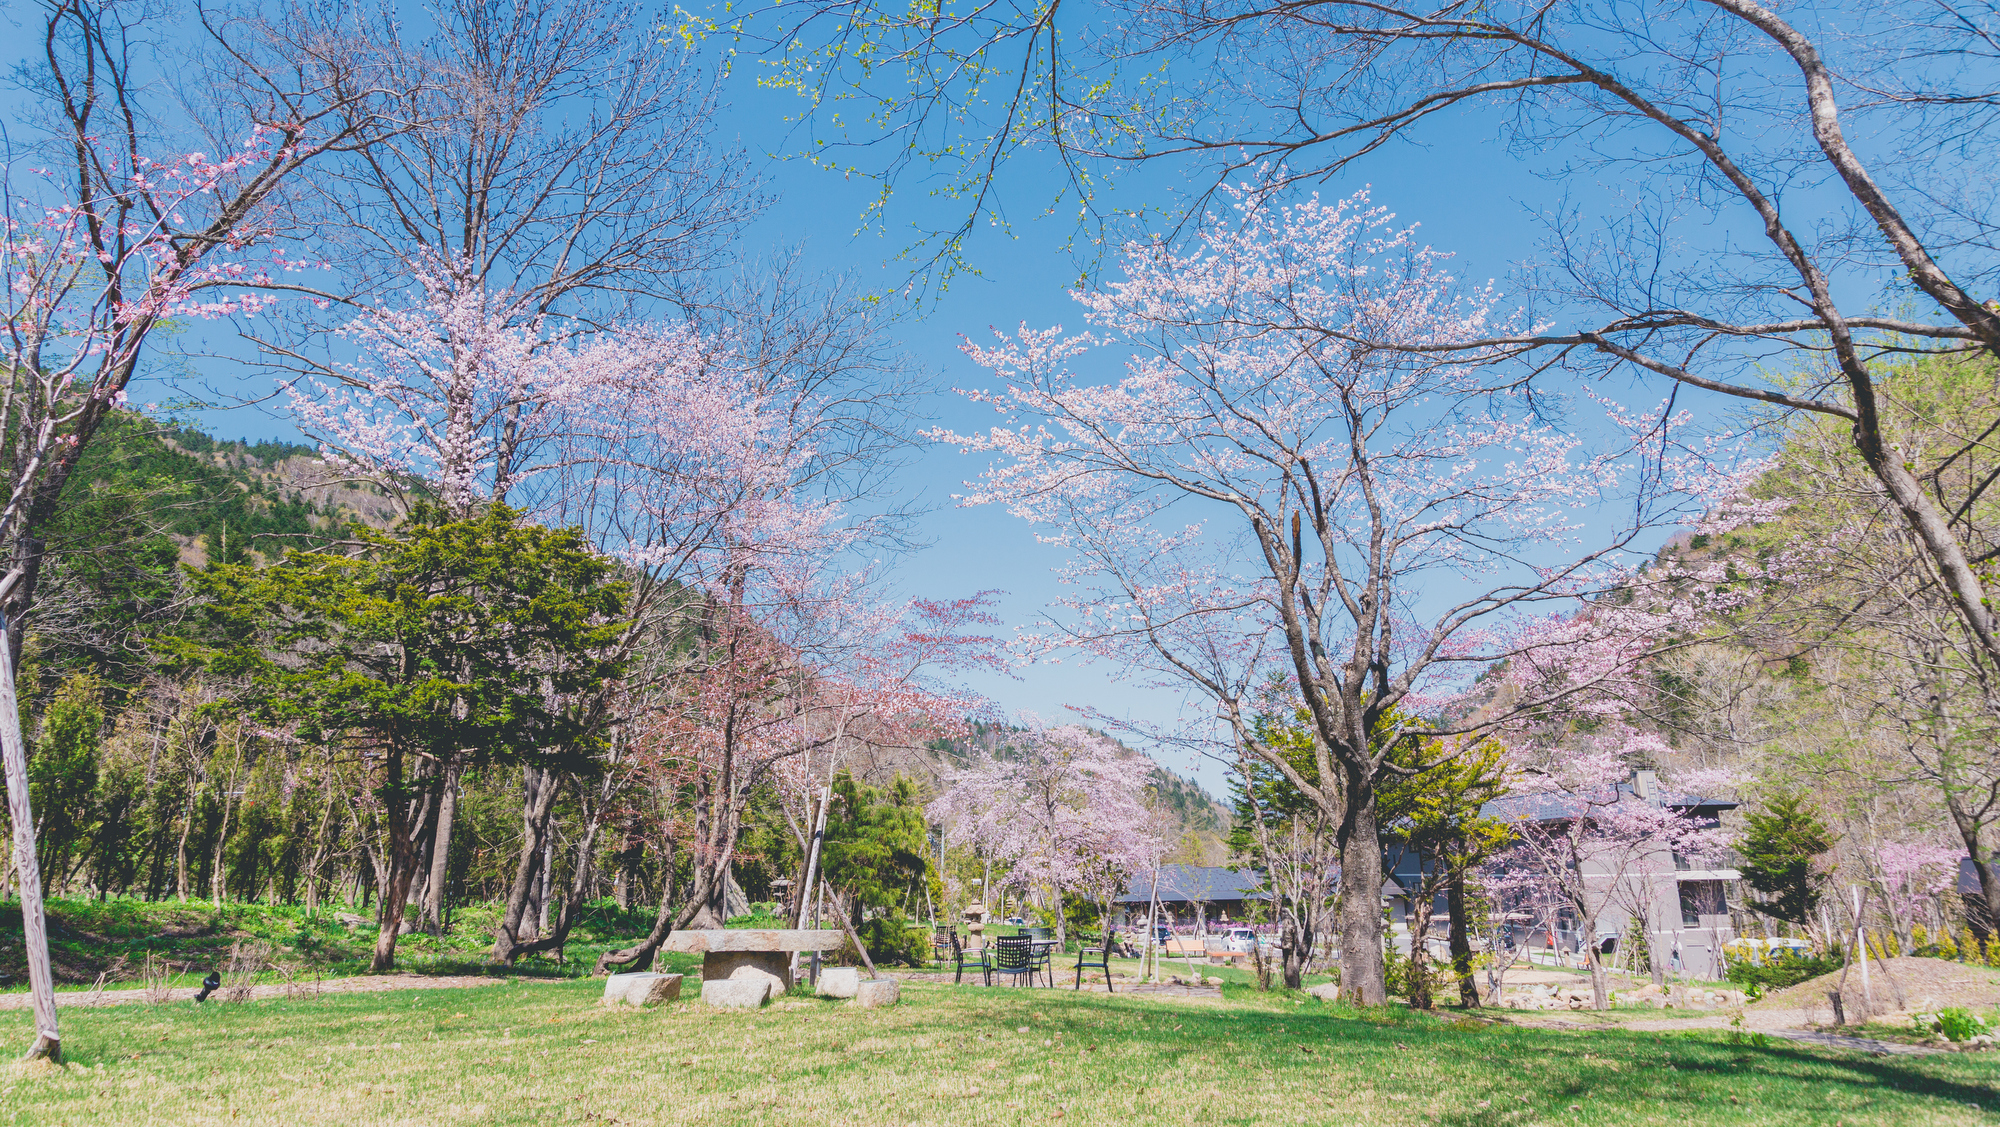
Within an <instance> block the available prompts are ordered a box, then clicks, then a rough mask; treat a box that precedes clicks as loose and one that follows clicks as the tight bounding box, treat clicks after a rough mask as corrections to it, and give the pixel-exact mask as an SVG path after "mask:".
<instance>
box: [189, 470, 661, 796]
mask: <svg viewBox="0 0 2000 1127" xmlns="http://www.w3.org/2000/svg"><path fill="white" fill-rule="evenodd" d="M352 536H353V538H354V539H353V541H352V549H351V550H350V551H347V552H334V551H308V552H293V553H291V554H290V555H288V556H286V558H285V559H284V561H283V562H281V563H279V564H276V565H274V566H271V567H268V568H262V569H260V568H256V567H253V566H250V565H248V564H227V563H225V564H215V565H212V566H210V567H209V568H208V569H206V570H205V571H202V572H200V573H198V574H197V575H196V576H195V586H196V587H197V589H198V593H199V594H200V595H201V596H202V598H203V600H204V604H205V605H203V607H202V609H201V611H200V613H199V615H198V629H197V630H196V631H194V636H193V637H191V638H188V639H184V640H183V641H182V643H181V644H180V645H179V646H178V647H177V650H178V653H179V655H180V657H181V658H182V659H183V660H184V661H186V662H188V663H190V664H195V665H199V666H201V667H203V668H205V669H207V670H208V671H209V672H210V673H211V674H215V675H218V676H221V677H224V678H228V679H231V680H233V681H235V682H236V683H237V684H238V685H239V686H240V691H239V692H238V693H237V695H236V698H235V702H234V703H235V705H236V706H237V707H242V708H245V709H247V710H248V711H249V712H250V713H251V714H252V715H254V716H255V717H257V718H258V719H259V720H261V721H263V722H264V723H267V724H273V725H282V726H287V727H290V728H291V729H292V730H293V731H294V732H295V733H296V735H297V736H298V738H300V739H301V740H304V741H306V742H308V743H314V744H320V745H323V746H337V745H340V744H342V743H347V744H350V745H352V746H355V747H356V748H357V749H359V750H361V751H362V753H363V754H364V755H365V756H378V755H386V756H390V757H403V756H417V757H421V758H423V759H427V760H430V761H433V762H436V763H468V764H473V765H482V764H486V763H490V762H495V761H501V762H528V763H534V764H536V765H540V766H558V767H562V768H564V769H567V770H584V769H587V768H588V765H589V763H590V760H591V756H590V755H589V751H590V750H591V745H590V741H592V740H595V739H597V738H598V736H597V735H596V726H595V725H593V724H592V723H590V722H589V719H588V718H587V717H586V716H585V715H584V714H583V711H582V708H583V706H582V705H580V704H579V703H578V702H580V701H583V700H585V699H586V698H588V697H589V696H590V694H591V693H593V692H594V691H595V690H596V689H597V688H598V687H599V686H601V685H602V684H603V683H604V682H605V680H606V679H608V678H610V677H613V676H615V675H616V674H617V672H618V663H617V661H616V660H615V659H614V658H613V657H612V656H610V649H611V647H612V646H613V644H614V643H615V642H616V641H617V639H618V637H619V635H620V633H621V630H622V627H621V626H620V625H619V624H618V622H617V621H616V620H617V617H618V614H619V611H620V608H621V606H622V604H623V600H624V595H625V588H624V585H623V584H622V583H618V582H613V581H611V579H610V574H611V570H612V564H611V561H609V560H607V559H605V558H603V557H602V556H599V555H597V554H596V553H594V552H593V551H591V550H590V547H589V545H588V544H587V543H586V542H585V541H584V539H583V537H582V534H581V533H579V532H577V531H576V530H573V529H547V528H541V527H538V526H536V525H533V524H529V523H527V522H526V521H524V520H523V519H522V517H521V514H520V513H519V512H517V511H516V510H513V509H510V508H508V507H507V506H505V505H494V506H493V507H491V508H490V509H488V510H486V511H485V512H484V513H481V514H479V515H478V516H475V517H472V518H470V519H466V520H457V521H453V520H448V519H445V517H444V515H443V514H442V513H441V512H440V511H439V510H437V509H435V508H431V507H427V506H425V507H419V509H418V510H417V511H416V512H415V513H414V514H413V515H412V516H411V517H410V519H409V520H408V521H407V522H406V523H405V524H404V525H403V526H402V527H401V528H399V529H398V530H396V531H395V532H393V533H391V532H381V531H377V530H373V529H367V528H361V527H356V528H354V529H353V531H352Z"/></svg>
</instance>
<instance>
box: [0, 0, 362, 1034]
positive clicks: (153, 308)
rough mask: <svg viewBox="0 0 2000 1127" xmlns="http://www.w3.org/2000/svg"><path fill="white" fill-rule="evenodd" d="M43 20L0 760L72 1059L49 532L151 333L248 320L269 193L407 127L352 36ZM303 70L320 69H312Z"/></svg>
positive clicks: (151, 14)
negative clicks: (53, 846)
mask: <svg viewBox="0 0 2000 1127" xmlns="http://www.w3.org/2000/svg"><path fill="white" fill-rule="evenodd" d="M40 8H41V14H42V18H41V21H40V24H41V36H40V38H41V51H40V53H39V54H40V57H39V58H38V59H37V60H36V62H35V63H34V64H32V65H30V66H28V67H26V68H24V69H23V71H22V72H21V83H22V86H23V87H24V89H25V91H26V92H27V94H28V95H29V103H28V106H29V109H28V117H29V119H30V124H31V125H32V127H33V129H34V132H35V134H36V141H35V144H34V146H33V156H32V157H28V155H27V154H26V153H14V152H9V153H8V161H7V169H6V181H7V182H6V187H5V196H6V199H7V204H8V207H9V212H10V214H14V215H22V216H26V217H28V218H27V219H26V221H25V223H24V226H23V227H22V228H18V229H15V230H13V231H12V232H10V234H9V237H8V238H7V239H6V240H5V242H4V244H0V269H4V271H5V273H6V275H7V282H8V287H7V296H6V298H5V301H6V330H5V336H4V340H5V347H6V349H7V355H6V356H5V357H4V359H0V364H4V367H5V370H6V371H5V376H4V381H5V383H4V387H0V442H4V444H5V454H4V458H0V464H4V466H5V471H6V482H5V486H4V488H5V490H6V501H5V504H4V506H0V545H4V550H5V551H6V554H7V561H8V564H9V570H8V571H7V573H6V575H5V577H4V579H0V612H4V615H5V618H4V619H0V632H4V633H5V634H6V635H7V637H6V638H5V644H4V646H0V751H4V760H5V770H6V777H7V791H8V810H9V814H10V817H11V819H12V821H13V826H14V838H15V860H16V864H17V866H18V867H19V870H20V873H21V906H22V919H23V924H24V929H25V932H26V939H27V948H28V951H27V954H28V964H29V978H30V981H31V984H32V986H33V990H34V995H35V1017H36V1029H37V1037H36V1041H35V1044H34V1046H33V1047H32V1048H31V1049H30V1050H29V1055H30V1056H31V1057H36V1056H45V1057H49V1058H51V1059H59V1058H60V1057H61V1053H62V1041H61V1034H60V1031H59V1028H58V1026H57V1024H56V1014H55V1001H54V994H53V989H54V987H53V980H52V978H51V974H50V968H49V963H48V946H47V934H46V930H45V922H44V919H43V910H42V899H41V898H42V890H41V877H40V871H39V866H38V865H37V863H36V858H35V841H34V818H33V813H32V811H31V810H30V807H29V801H28V791H27V776H26V753H25V748H24V747H23V745H22V740H21V726H20V718H19V712H18V702H17V700H16V698H15V695H14V684H13V680H14V669H15V668H17V667H18V665H19V659H20V652H21V639H22V629H21V627H22V620H23V619H24V618H26V617H27V616H28V615H29V614H30V613H31V611H32V607H33V605H34V599H35V592H36V586H37V581H38V579H39V578H40V575H41V570H42V564H43V561H44V559H45V557H46V553H47V545H46V540H45V531H46V527H47V525H48V524H49V522H50V521H51V520H52V519H53V518H54V516H55V514H56V511H57V504H58V500H59V498H60V496H61V494H62V491H63V487H64V486H65V485H66V484H67V483H68V481H69V479H70V476H71V475H72V474H73V473H74V471H75V470H76V468H77V465H78V462H79V461H80V459H81V458H82V455H83V451H84V449H85V448H86V447H87V446H88V445H89V444H90V442H91V440H92V439H93V438H94V437H95V436H96V434H97V432H98V429H99V428H100V427H101V426H102V425H103V423H104V420H105V418H106V417H107V416H108V415H109V413H110V412H111V410H112V408H113V407H115V406H116V405H117V404H118V402H119V401H120V400H122V399H123V397H124V393H125V389H126V387H127V386H128V385H129V384H130V383H131V382H132V380H133V378H134V376H135V375H137V374H138V372H139V368H140V362H141V360H142V358H143V356H144V353H145V348H146V344H147V342H148V339H149V338H150V337H151V335H152V333H153V331H154V330H155V329H156V328H158V327H159V325H160V323H161V322H162V321H163V320H165V319H168V318H173V317H186V316H216V315H229V314H233V313H236V312H241V311H243V310H244V309H245V308H247V307H253V305H254V303H252V302H250V301H247V300H246V299H243V298H242V297H241V296H240V293H241V288H240V287H241V286H242V284H243V281H244V279H245V278H246V276H247V277H255V276H257V275H261V274H263V273H265V271H264V270H263V269H261V268H246V267H245V265H244V263H243V262H242V260H241V259H242V256H243V255H244V254H245V252H247V251H249V250H250V249H251V248H252V247H253V246H255V245H258V244H263V243H268V242H269V241H270V240H272V239H273V238H274V237H275V236H276V235H277V225H278V221H277V219H276V216H275V214H274V212H273V210H272V209H271V207H270V205H271V203H272V201H273V197H274V195H275V194H276V193H277V192H278V191H279V189H280V188H281V187H282V186H283V184H284V183H285V182H286V181H287V180H290V179H292V178H293V177H294V176H295V175H296V174H297V173H298V172H299V170H300V169H302V168H304V167H305V166H307V165H308V164H313V163H317V162H319V161H321V160H323V159H324V158H325V157H326V156H328V155H329V154H332V153H336V152H342V151H349V150H353V149H357V148H361V147H365V146H367V145H369V144H372V143H374V142H376V141H379V140H380V139H382V138H383V137H385V136H388V135H389V134H390V133H392V132H394V130H395V128H396V127H395V125H394V124H393V122H392V121H391V120H390V119H388V118H387V117H385V116H384V115H383V114H382V112H381V110H382V105H383V97H382V95H383V93H384V90H383V88H382V87H381V85H380V81H381V78H382V77H383V76H382V75H381V74H380V73H379V72H378V71H377V70H376V69H375V68H374V67H373V66H372V65H371V60H370V58H369V56H368V55H367V54H366V53H365V52H361V51H356V50H354V47H353V45H352V44H351V43H348V42H344V41H342V40H341V39H340V38H339V37H338V36H335V35H331V34H325V33H318V34H314V35H311V36H302V37H296V38H293V39H290V40H283V41H280V40H278V39H276V38H273V37H271V36H268V35H264V34H261V32H260V30H259V29H258V28H257V27H254V26H248V25H243V24H236V23H229V22H211V21H209V20H207V19H206V18H204V19H202V20H200V21H199V27H198V28H183V27H170V26H169V25H170V23H171V21H169V20H168V19H167V18H166V13H164V12H162V11H160V10H158V7H157V6H156V5H150V4H140V3H120V2H117V0H47V2H45V3H43V4H42V5H40ZM203 15H204V17H205V16H206V13H203ZM178 32H195V33H197V34H198V36H199V37H200V39H201V42H202V43H203V44H204V45H205V46H206V47H207V48H209V49H210V50H211V51H212V52H213V53H214V54H215V55H216V56H217V57H218V58H219V59H221V60H226V61H227V63H228V69H227V72H226V74H220V73H219V74H217V75H216V76H215V77H216V81H215V82H214V83H212V84H211V85H210V86H209V87H208V90H209V91H210V92H211V94H212V95H213V98H214V100H213V102H212V103H211V104H210V105H209V106H208V107H206V108H207V110H208V111H209V112H208V114H207V115H206V116H207V118H208V120H210V121H216V120H226V121H227V122H228V123H229V126H230V128H231V129H232V133H231V135H230V136H229V138H228V143H227V145H226V146H217V148H218V149H219V151H218V152H217V154H216V155H215V156H214V157H213V158H211V157H210V156H209V155H208V154H207V153H206V152H204V151H199V150H197V151H192V152H191V151H188V150H187V148H185V147H183V148H181V149H180V151H173V149H174V145H175V142H174V140H173V139H174V138H177V137H178V138H182V139H184V140H185V139H189V138H195V137H198V136H199V134H200V132H201V129H200V125H201V122H202V120H203V116H204V115H203V114H201V113H189V112H187V111H188V107H187V106H186V105H185V104H180V103H176V102H175V101H174V100H173V99H171V98H170V97H166V96H163V95H162V93H161V91H160V89H159V83H160V79H161V71H162V68H161V65H160V64H161V62H162V60H161V59H159V58H158V57H157V55H156V54H155V52H156V50H157V49H159V48H160V47H161V46H162V45H163V42H164V37H167V36H171V35H173V34H175V33H178ZM155 36H160V37H162V38H159V39H156V38H154V37H155ZM182 46H183V47H184V46H185V45H184V44H183V45H182ZM301 60H312V61H313V63H314V64H315V65H314V66H313V67H311V68H310V72H309V73H308V70H307V69H306V68H302V67H300V66H299V65H297V64H298V63H299V62H300V61H301ZM23 158H27V159H23ZM225 287H228V288H229V289H233V290H236V291H237V292H236V294H234V295H232V294H229V293H227V292H226V291H225Z"/></svg>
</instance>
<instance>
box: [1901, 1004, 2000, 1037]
mask: <svg viewBox="0 0 2000 1127" xmlns="http://www.w3.org/2000/svg"><path fill="white" fill-rule="evenodd" d="M1910 1023H1911V1025H1913V1026H1914V1027H1915V1028H1916V1031H1917V1032H1919V1033H1942V1034H1944V1039H1945V1040H1947V1041H1970V1040H1972V1039H1973V1038H1974V1037H1977V1036H1979V1035H1980V1034H1981V1033H1984V1032H1986V1021H1985V1019H1983V1018H1981V1017H1979V1016H1978V1015H1977V1014H1975V1013H1973V1012H1972V1011H1971V1010H1968V1009H1964V1008H1962V1007H1959V1006H1953V1007H1951V1008H1949V1009H1943V1010H1939V1011H1938V1012H1936V1013H1934V1014H1912V1015H1911V1017H1910Z"/></svg>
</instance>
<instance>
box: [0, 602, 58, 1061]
mask: <svg viewBox="0 0 2000 1127" xmlns="http://www.w3.org/2000/svg"><path fill="white" fill-rule="evenodd" d="M20 578H21V573H20V572H18V571H16V572H14V573H13V574H11V575H9V576H7V578H6V579H5V580H0V598H5V597H6V595H7V592H9V591H11V590H12V589H13V587H14V585H15V584H16V583H18V582H20ZM7 634H8V625H7V620H6V618H5V617H4V616H0V759H4V760H5V770H6V778H7V816H8V817H9V818H11V819H12V820H13V822H14V866H15V868H16V869H17V870H18V871H19V873H20V876H21V933H22V938H23V939H25V940H26V942H27V948H28V952H27V954H28V989H29V991H30V992H31V993H32V994H33V995H34V1004H35V1044H34V1047H33V1048H30V1049H29V1050H28V1055H27V1056H26V1057H25V1058H24V1059H26V1060H34V1059H36V1058H37V1057H47V1058H48V1059H49V1060H52V1061H57V1062H60V1061H61V1060H62V1031H61V1029H60V1027H59V1026H57V1025H56V982H55V976H54V974H53V973H51V971H50V969H49V925H48V919H47V916H46V915H45V914H44V909H43V907H42V867H41V865H40V864H39V863H38V862H37V861H36V859H35V814H34V811H33V810H32V809H31V808H30V807H29V805H28V750H27V747H26V745H24V744H23V743H22V741H21V707H20V702H19V701H18V700H17V699H16V697H15V695H14V653H13V647H12V645H11V644H10V640H9V638H8V636H7Z"/></svg>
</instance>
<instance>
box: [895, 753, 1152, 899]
mask: <svg viewBox="0 0 2000 1127" xmlns="http://www.w3.org/2000/svg"><path fill="white" fill-rule="evenodd" d="M1027 720H1028V724H1027V726H1026V727H1025V728H1023V729H1022V730H1021V731H1019V732H1010V733H1009V734H1008V735H1009V737H1010V738H1009V740H1008V742H1007V744H1006V745H1005V746H1004V747H1002V748H1001V749H1000V751H999V752H998V753H995V752H992V751H985V750H982V751H980V752H979V753H978V755H977V757H976V758H975V759H974V760H973V761H972V762H971V763H970V764H969V765H967V766H966V767H965V768H963V769H960V770H956V771H953V772H951V773H950V774H949V775H948V776H947V779H946V783H945V790H944V793H943V794H942V795H941V796H940V797H939V798H938V799H937V800H936V801H934V802H933V803H932V804H931V806H930V815H931V817H932V818H933V819H935V820H937V821H941V822H943V823H944V824H945V840H946V841H947V842H950V843H952V844H957V845H970V846H974V847H976V848H978V849H979V850H980V851H981V852H982V853H984V854H986V855H987V856H989V857H991V858H993V860H994V861H996V862H998V863H1000V864H1003V865H1005V866H1007V870H1006V871H1007V880H1008V881H1010V882H1013V883H1018V884H1021V885H1024V886H1026V887H1029V888H1033V889H1039V890H1043V891H1045V892H1046V893H1047V894H1048V895H1049V897H1050V902H1051V903H1052V904H1053V905H1054V906H1055V914H1056V929H1057V931H1056V934H1057V938H1058V939H1061V938H1062V934H1063V909H1062V905H1063V896H1064V895H1065V894H1066V893H1072V892H1078V893H1085V894H1094V896H1093V898H1097V899H1102V898H1103V896H1104V893H1105V891H1106V890H1107V889H1112V888H1114V886H1121V885H1122V884H1123V883H1124V882H1125V880H1126V878H1128V877H1130V876H1131V874H1132V873H1133V872H1135V871H1137V870H1138V869H1140V868H1141V867H1143V866H1144V865H1145V864H1146V863H1147V861H1148V860H1149V859H1150V858H1151V857H1152V856H1153V855H1154V853H1156V852H1157V851H1158V849H1159V846H1160V842H1159V839H1158V835H1157V834H1156V833H1155V832H1154V826H1155V824H1156V823H1155V820H1154V819H1153V818H1152V816H1151V815H1150V814H1149V812H1148V811H1147V809H1146V805H1145V801H1144V790H1145V786H1146V784H1147V781H1148V778H1149V775H1150V772H1151V770H1152V761H1151V760H1148V759H1147V758H1145V757H1144V756H1141V755H1138V754H1136V753H1134V752H1131V751H1128V750H1126V749H1124V748H1121V747H1119V746H1118V744H1117V743H1116V742H1114V741H1112V740H1111V739H1109V738H1107V737H1105V736H1101V735H1099V734H1097V733H1095V732H1092V731H1090V730H1089V729H1087V728H1084V727H1082V726H1080V725H1076V724H1064V725H1059V726H1054V727H1050V726H1045V725H1043V724H1041V723H1039V722H1038V721H1036V720H1034V719H1033V718H1032V717H1030V718H1027Z"/></svg>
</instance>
